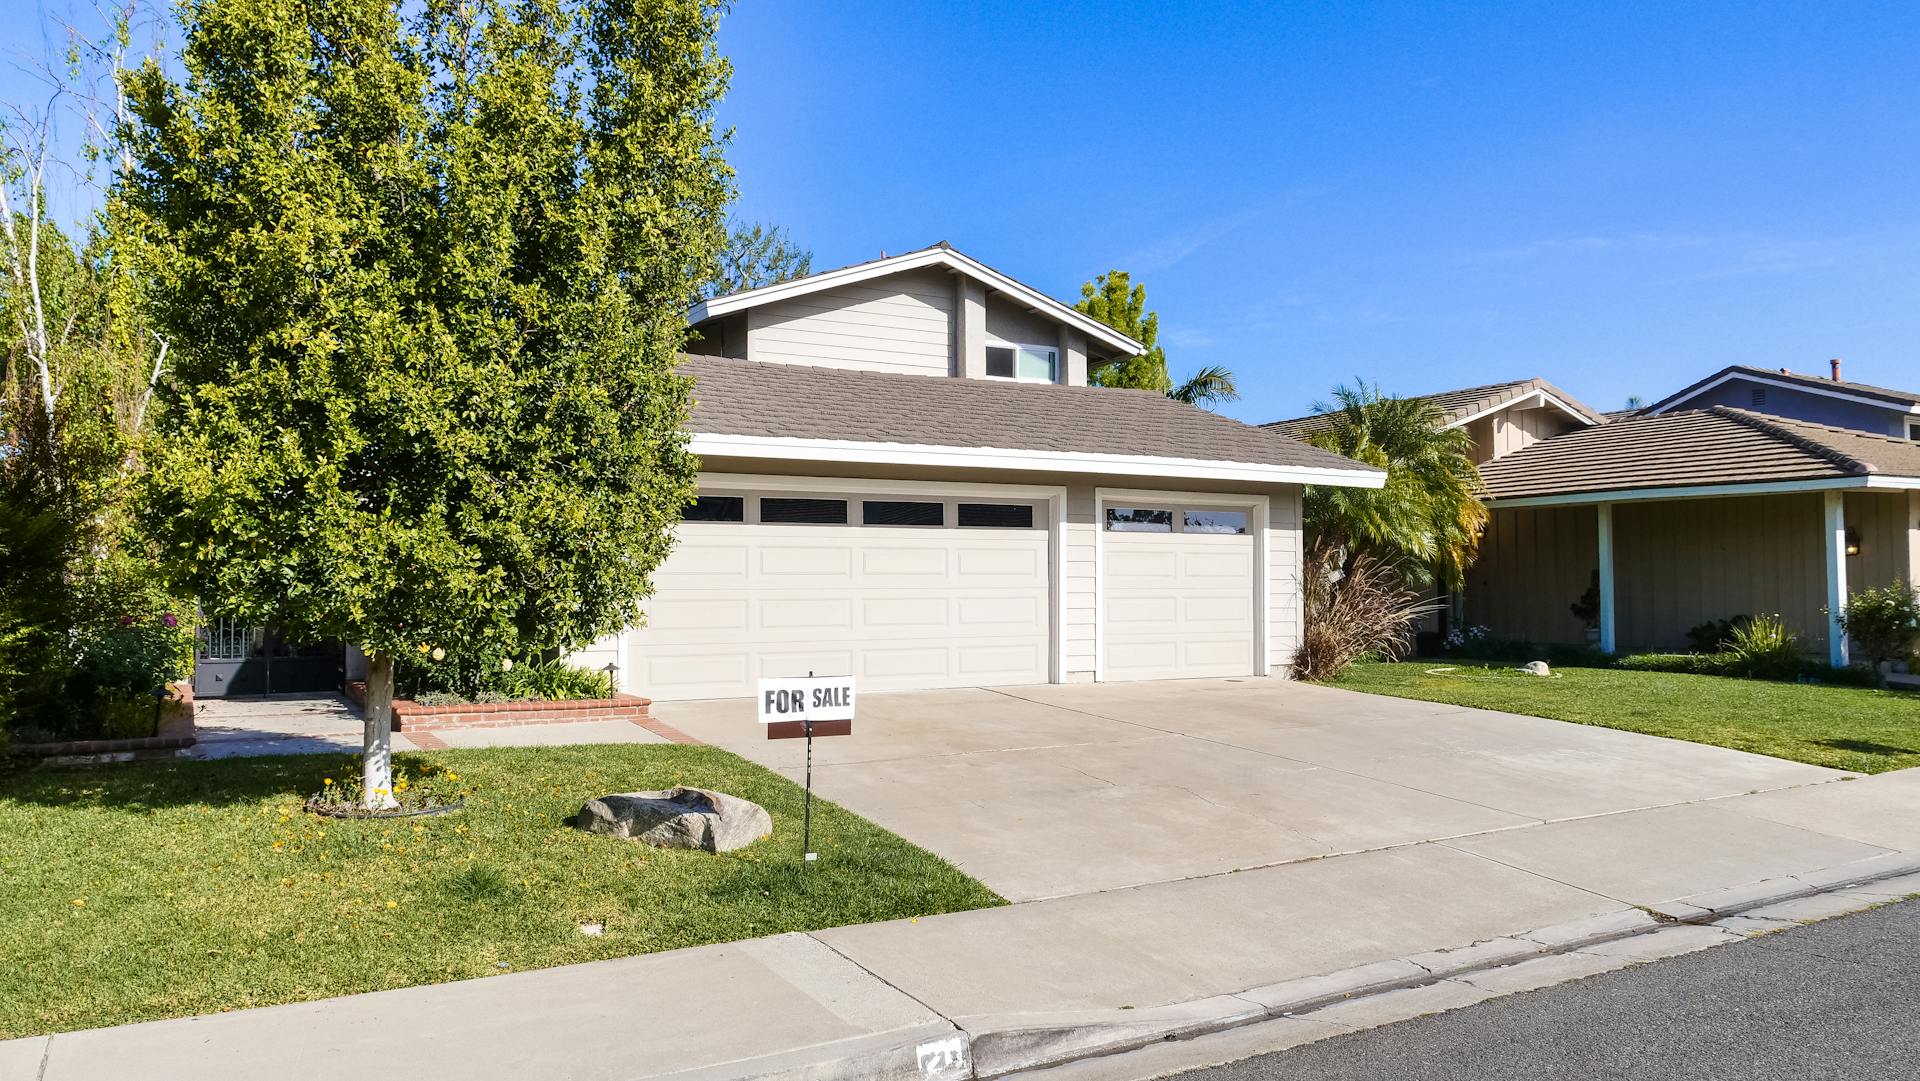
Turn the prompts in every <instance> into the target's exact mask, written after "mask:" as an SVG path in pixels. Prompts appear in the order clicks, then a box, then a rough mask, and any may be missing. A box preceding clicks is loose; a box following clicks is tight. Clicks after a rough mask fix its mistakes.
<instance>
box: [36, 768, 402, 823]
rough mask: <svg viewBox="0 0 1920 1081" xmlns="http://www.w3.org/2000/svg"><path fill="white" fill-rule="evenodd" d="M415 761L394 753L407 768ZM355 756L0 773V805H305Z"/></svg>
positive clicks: (348, 772)
mask: <svg viewBox="0 0 1920 1081" xmlns="http://www.w3.org/2000/svg"><path fill="white" fill-rule="evenodd" d="M410 759H412V760H414V761H417V759H413V756H410V755H395V756H394V761H395V763H396V764H398V763H406V762H408V761H409V760H410ZM359 769H360V765H359V756H358V755H333V754H300V755H273V756H263V757H259V758H225V759H220V760H217V761H194V760H180V761H174V762H133V763H120V764H114V765H102V766H38V767H34V766H23V767H17V768H5V767H0V800H15V801H18V802H21V803H35V804H40V805H42V806H47V807H93V808H111V809H115V810H127V811H153V810H161V809H165V808H171V807H189V806H204V807H233V806H238V805H242V804H257V803H259V802H260V801H262V800H265V799H270V798H272V797H274V796H288V797H292V798H295V799H305V798H306V797H307V796H310V795H312V794H313V793H315V792H317V791H319V790H320V787H321V781H322V780H323V779H324V778H327V777H341V776H344V775H351V774H357V772H358V771H359Z"/></svg>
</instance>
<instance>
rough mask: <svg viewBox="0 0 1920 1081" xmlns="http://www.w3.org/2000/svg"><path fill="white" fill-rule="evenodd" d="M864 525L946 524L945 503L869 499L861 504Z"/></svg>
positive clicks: (861, 517)
mask: <svg viewBox="0 0 1920 1081" xmlns="http://www.w3.org/2000/svg"><path fill="white" fill-rule="evenodd" d="M860 522H861V524H862V525H893V526H944V525H946V524H947V505H946V504H945V503H917V502H908V501H904V500H893V499H868V500H864V501H862V502H861V504H860Z"/></svg>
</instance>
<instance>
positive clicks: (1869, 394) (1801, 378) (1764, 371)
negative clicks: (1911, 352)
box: [1647, 364, 1920, 412]
mask: <svg viewBox="0 0 1920 1081" xmlns="http://www.w3.org/2000/svg"><path fill="white" fill-rule="evenodd" d="M1730 375H1749V376H1752V377H1754V378H1755V379H1770V380H1773V381H1775V382H1780V383H1791V384H1794V385H1796V386H1802V387H1806V388H1808V389H1809V390H1829V391H1841V392H1844V393H1847V394H1852V395H1856V396H1858V397H1861V398H1876V399H1878V400H1880V401H1883V402H1886V403H1887V404H1889V405H1897V406H1915V405H1920V393H1916V392H1914V391H1910V390H1894V389H1892V388H1891V387H1876V386H1874V385H1873V384H1871V383H1850V382H1847V381H1846V380H1840V379H1829V378H1827V377H1826V376H1824V375H1807V374H1805V373H1804V372H1790V371H1786V370H1784V369H1781V368H1756V367H1754V366H1753V365H1751V364H1732V365H1728V366H1727V367H1725V368H1722V369H1720V370H1719V371H1717V372H1714V373H1713V374H1712V375H1709V376H1707V377H1706V378H1705V379H1702V380H1700V381H1699V382H1696V383H1692V384H1690V385H1688V386H1686V387H1684V388H1682V389H1680V390H1678V391H1675V392H1674V393H1672V394H1669V395H1667V396H1666V397H1664V398H1662V399H1660V400H1659V401H1657V402H1655V403H1653V404H1652V405H1650V406H1648V407H1647V411H1648V412H1653V411H1654V410H1658V409H1664V408H1666V407H1667V406H1669V405H1671V404H1673V403H1675V402H1680V401H1684V400H1686V398H1687V397H1689V396H1690V395H1693V394H1696V393H1698V392H1699V391H1700V390H1701V389H1703V388H1705V387H1707V386H1709V385H1711V384H1713V383H1717V382H1719V381H1720V380H1722V379H1725V378H1726V377H1727V376H1730Z"/></svg>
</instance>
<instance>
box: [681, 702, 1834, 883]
mask: <svg viewBox="0 0 1920 1081" xmlns="http://www.w3.org/2000/svg"><path fill="white" fill-rule="evenodd" d="M654 713H655V714H656V715H657V716H658V717H659V718H660V719H661V720H663V721H665V722H667V723H668V724H671V725H673V726H675V727H677V728H679V729H681V730H683V731H685V732H687V733H689V734H690V735H693V736H695V737H696V738H699V739H701V740H704V741H706V742H709V743H713V744H717V745H719V746H722V747H726V748H727V749H729V750H732V751H735V752H738V753H740V754H742V755H745V756H746V757H748V758H751V759H753V760H755V761H757V762H760V763H762V764H765V765H768V766H771V767H773V768H775V769H778V770H780V771H781V772H782V773H785V774H786V775H788V776H790V777H793V778H794V779H796V780H798V779H799V774H800V765H801V756H802V750H803V748H802V743H801V741H799V740H780V741H768V740H766V739H765V736H764V732H763V731H762V729H761V728H760V726H759V725H758V724H756V723H755V721H754V718H753V704H752V702H751V701H745V700H730V701H714V702H681V703H668V704H662V705H657V706H655V707H654ZM1843 776H1846V774H1843V773H1840V772H1839V771H1835V770H1829V769H1823V768H1820V767H1817V766H1806V765H1800V764H1797V763H1793V762H1785V761H1781V760H1779V759H1773V758H1765V757H1761V756H1758V755H1751V754H1745V753H1742V752H1739V751H1729V750H1723V749H1721V748H1717V747H1707V746H1702V745H1699V744H1693V743H1683V742H1678V741H1674V740H1667V739H1661V738H1658V737H1654V736H1642V735H1636V734H1633V733H1630V732H1617V731H1613V730H1611V729H1605V728H1593V727H1588V726H1584V725H1575V724H1567V723H1564V722H1560V721H1549V720H1542V719H1540V718H1537V717H1524V716H1517V715H1513V714H1504V713H1493V712H1488V711H1485V710H1474V709H1465V708H1461V707H1457V706H1448V705H1440V704H1436V703H1427V702H1414V701H1409V700H1405V699H1398V698H1385V697H1378V696H1374V695H1366V694H1358V693H1354V692H1350V691H1340V690H1333V689H1331V688H1326V687H1317V686H1312V685H1308V684H1300V683H1291V682H1287V681H1283V680H1266V679H1253V680H1182V681H1167V682H1155V683H1108V684H1088V685H1074V686H1046V687H1022V688H1008V689H983V690H956V691H929V692H921V693H913V694H869V695H865V696H863V697H862V698H861V701H860V719H859V721H858V722H857V723H856V725H855V734H854V735H852V736H848V737H835V738H831V739H819V740H816V741H815V742H814V787H815V791H816V793H817V794H819V795H821V796H823V797H825V798H827V799H831V800H833V801H835V802H837V803H839V804H841V805H842V806H845V807H847V808H849V809H851V810H854V811H856V812H858V813H860V814H862V815H865V816H866V817H868V818H870V819H872V820H874V821H876V822H878V823H880V824H881V825H883V826H886V827H887V828H888V829H891V830H893V831H894V832H896V833H899V834H900V835H902V836H904V837H906V838H908V839H909V840H912V841H914V842H915V843H917V844H919V845H922V846H924V847H926V848H928V849H930V850H932V851H934V852H936V853H939V854H940V855H942V856H944V857H946V858H947V859H949V860H952V861H953V862H954V863H956V864H958V865H959V866H960V867H962V868H964V869H965V870H967V871H968V872H969V873H971V874H973V875H974V876H975V877H977V878H979V879H980V880H981V881H983V882H985V883H986V884H987V885H989V886H991V887H992V888H993V889H995V890H997V891H999V892H1000V893H1001V894H1002V895H1003V896H1006V897H1007V898H1009V899H1011V900H1022V901H1024V900H1036V899H1041V898H1048V897H1061V896H1067V895H1073V894H1083V893H1091V892H1096V891H1102V890H1112V889H1119V888H1123V887H1128V886H1137V885H1143V884H1147V883H1153V882H1166V881H1172V880H1176V879H1185V878H1194V877H1198V876H1202V875H1210V874H1218V873H1221V872H1225V871H1235V870H1244V869H1247V868H1253V867H1264V866H1269V865H1273V864H1281V863H1289V862H1294V861H1298V860H1306V859H1314V858H1318V857H1322V856H1329V855H1335V854H1341V853H1351V852H1361V851H1367V850H1372V849H1381V848H1390V847H1395V846H1400V845H1408V844H1416V843H1419V842H1423V841H1435V840H1441V839H1448V838H1467V837H1476V835H1478V836H1477V837H1476V839H1474V840H1472V841H1470V842H1467V843H1459V844H1456V845H1455V847H1457V848H1461V849H1463V850H1466V851H1472V852H1478V853H1482V854H1484V855H1485V857H1486V858H1490V859H1501V858H1502V856H1501V852H1500V850H1501V848H1502V843H1503V842H1502V838H1501V835H1502V833H1503V832H1505V831H1510V830H1513V829H1515V828H1516V827H1526V826H1535V825H1539V824H1541V823H1543V822H1554V821H1560V820H1576V819H1584V818H1588V817H1590V816H1596V815H1609V814H1616V813H1619V812H1626V811H1637V810H1643V809H1650V808H1676V809H1675V810H1672V811H1667V812H1659V813H1661V814H1664V815H1668V816H1670V817H1672V819H1673V821H1672V822H1671V823H1669V824H1668V825H1667V826H1666V827H1664V828H1665V829H1666V830H1668V831H1670V832H1672V833H1673V835H1674V836H1676V837H1682V836H1683V837H1687V838H1689V839H1690V842H1692V843H1693V844H1694V846H1693V847H1688V848H1687V849H1686V850H1685V852H1684V853H1676V858H1677V859H1678V860H1679V862H1680V863H1681V864H1683V865H1685V866H1681V867H1677V868H1675V869H1673V873H1675V874H1678V875H1680V877H1682V878H1684V877H1685V875H1686V874H1687V873H1688V872H1687V867H1690V866H1692V865H1694V864H1697V863H1699V862H1700V860H1701V859H1702V855H1701V852H1702V849H1701V848H1699V847H1697V843H1698V842H1699V841H1701V840H1702V839H1705V838H1708V837H1711V835H1712V834H1713V832H1714V830H1715V828H1716V825H1715V822H1716V820H1715V817H1714V816H1715V814H1716V812H1715V810H1714V808H1713V805H1712V804H1704V805H1700V806H1697V807H1682V806H1681V805H1687V804H1695V803H1698V801H1702V800H1714V799H1718V798H1721V797H1727V796H1735V795H1740V794H1743V793H1750V792H1761V791H1771V790H1775V789H1784V788H1791V787H1794V786H1798V785H1804V784H1809V783H1815V782H1820V781H1827V780H1833V779H1836V778H1839V777H1843ZM1567 828H1568V829H1571V830H1572V833H1570V834H1569V835H1568V836H1566V837H1560V838H1557V839H1548V838H1539V837H1538V836H1537V834H1534V833H1532V832H1530V833H1529V834H1528V835H1527V837H1528V839H1529V843H1534V844H1539V843H1545V844H1549V845H1563V844H1566V843H1572V844H1573V845H1574V846H1575V847H1576V848H1577V847H1579V842H1578V841H1577V840H1576V839H1575V838H1574V836H1573V834H1577V833H1578V832H1579V831H1578V829H1577V827H1567ZM1797 833H1798V831H1794V830H1791V829H1788V828H1786V827H1784V826H1783V827H1782V828H1781V830H1780V836H1778V837H1774V836H1765V837H1751V838H1749V843H1751V844H1753V845H1756V846H1758V847H1760V848H1764V849H1768V850H1769V851H1771V850H1772V849H1774V848H1776V847H1779V848H1782V849H1784V850H1791V849H1792V848H1793V847H1794V846H1795V845H1796V844H1797V843H1798V842H1799V840H1800V838H1799V837H1798V836H1797ZM1512 836H1514V839H1515V842H1516V843H1517V842H1518V840H1519V836H1518V835H1512ZM1743 836H1745V835H1743ZM1732 847H1734V848H1740V847H1743V846H1741V845H1735V846H1732ZM1561 851H1562V853H1563V855H1564V856H1565V858H1566V859H1568V860H1570V861H1572V863H1573V864H1578V863H1579V862H1580V860H1581V856H1580V854H1579V853H1578V852H1572V851H1567V850H1565V849H1564V848H1563V849H1562V850H1561ZM1705 851H1706V852H1709V853H1711V852H1714V851H1715V849H1714V848H1713V847H1712V846H1711V845H1708V846H1707V847H1706V849H1705ZM1779 854H1780V855H1782V856H1785V855H1788V854H1789V853H1788V852H1787V851H1782V852H1780V853H1779ZM1726 855H1727V858H1730V859H1739V858H1742V857H1743V855H1745V854H1744V853H1742V852H1738V851H1733V852H1727V853H1726ZM823 858H830V855H829V856H823ZM1648 858H1649V859H1650V860H1652V861H1653V862H1654V863H1655V864H1656V865H1657V864H1658V863H1659V859H1658V854H1657V853H1649V854H1648ZM1647 873H1649V874H1657V873H1660V872H1659V870H1658V868H1657V867H1656V869H1654V870H1650V871H1648V872H1647ZM1683 884H1684V883H1683ZM1682 892H1684V891H1682Z"/></svg>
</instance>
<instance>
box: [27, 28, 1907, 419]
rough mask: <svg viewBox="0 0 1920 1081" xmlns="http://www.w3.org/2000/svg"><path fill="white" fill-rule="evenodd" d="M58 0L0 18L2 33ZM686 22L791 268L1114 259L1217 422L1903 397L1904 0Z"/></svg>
mask: <svg viewBox="0 0 1920 1081" xmlns="http://www.w3.org/2000/svg"><path fill="white" fill-rule="evenodd" d="M75 8H77V9H79V10H82V11H85V10H88V6H87V5H86V4H85V3H82V2H80V0H23V2H20V3H10V4H6V5H0V47H3V48H4V52H5V56H6V58H7V59H8V60H10V61H11V60H14V59H16V58H18V57H19V56H20V55H21V54H22V53H24V52H38V51H39V40H40V37H41V31H40V25H41V22H42V13H43V12H53V13H56V14H57V13H61V12H65V11H68V10H73V9H75ZM721 45H722V47H723V48H724V49H725V50H726V51H727V52H728V53H729V54H730V55H731V56H732V58H733V60H734V63H735V65H736V75H735V79H734V86H733V91H732V93H731V94H730V96H729V98H728V100H727V102H726V104H725V106H724V109H723V116H724V119H725V120H726V121H727V122H728V123H729V124H731V125H733V126H734V128H735V129H736V134H735V137H734V143H733V147H732V150H731V153H730V157H731V159H732V161H733V163H734V165H735V166H736V168H737V169H738V170H739V173H740V190H741V201H740V205H739V208H738V212H739V213H740V214H741V215H742V216H744V217H747V218H751V219H760V220H767V221H772V222H776V223H779V224H782V225H785V226H787V227H788V228H790V229H791V230H792V231H793V233H794V234H795V236H796V237H797V238H798V239H799V240H800V241H801V242H802V243H804V244H806V245H807V246H809V247H811V248H812V249H813V250H814V252H815V253H816V260H815V265H816V266H817V267H821V268H825V267H830V266H836V265H839V264H843V263H849V262H855V261H858V260H861V259H868V258H871V257H873V256H875V255H877V254H879V253H880V252H881V251H889V252H898V251H903V250H906V249H908V248H913V247H919V246H921V245H925V244H929V243H932V242H933V241H936V240H941V239H945V240H949V241H951V242H952V243H954V244H955V245H957V246H958V247H960V248H962V249H964V250H965V251H967V252H969V253H970V254H973V255H975V256H977V257H979V258H981V259H984V260H986V261H987V262H989V263H991V264H993V265H995V266H997V267H999V268H1000V269H1002V270H1005V271H1007V272H1008V273H1011V274H1013V275H1015V276H1016V277H1019V278H1021V279H1022V280H1025V281H1027V282H1028V283H1030V284H1032V285H1034V286H1037V287H1039V288H1042V289H1045V290H1046V291H1048V292H1050V293H1053V294H1054V295H1056V296H1060V297H1062V298H1065V299H1072V298H1073V297H1075V296H1077V294H1078V288H1079V285H1080V283H1081V282H1082V281H1085V280H1087V279H1088V278H1090V277H1092V276H1093V275H1094V274H1095V273H1098V272H1100V271H1103V270H1107V269H1110V268H1115V267H1118V268H1123V269H1127V270H1130V271H1132V272H1133V273H1134V275H1135V277H1136V279H1138V280H1140V281H1143V282H1145V283H1146V285H1147V287H1148V292H1149V300H1150V303H1151V305H1152V306H1153V307H1154V308H1156V309H1157V310H1158V311H1159V312H1160V313H1161V320H1162V326H1163V333H1162V338H1163V341H1164V343H1165V345H1166V346H1167V351H1168V354H1169V357H1170V359H1171V362H1172V365H1173V368H1174V370H1175V372H1176V374H1179V373H1182V372H1185V371H1188V370H1190V369H1192V368H1193V367H1196V366H1198V365H1201V364H1208V363H1218V364H1224V365H1226V366H1228V367H1230V368H1232V369H1233V370H1234V371H1235V372H1237V373H1238V375H1239V377H1240V384H1241V387H1242V389H1243V391H1244V393H1245V399H1244V400H1243V401H1241V402H1239V403H1236V404H1234V405H1232V406H1229V407H1227V408H1226V410H1225V411H1226V412H1228V413H1230V414H1231V415H1234V416H1238V417H1241V418H1243V419H1247V420H1253V421H1262V420H1271V419H1274V418H1277V417H1283V416H1291V415H1294V414H1297V413H1299V412H1302V411H1304V410H1305V408H1306V407H1307V405H1308V404H1309V403H1310V402H1312V401H1313V400H1314V399H1315V398H1318V397H1323V396H1324V395H1325V394H1326V392H1327V390H1328V389H1329V388H1330V387H1331V386H1332V385H1333V384H1335V383H1336V382H1341V381H1349V380H1351V379H1353V378H1354V377H1355V376H1361V377H1364V378H1367V379H1369V380H1376V381H1378V382H1380V383H1381V384H1383V385H1384V386H1385V387H1387V388H1388V389H1389V390H1394V391H1399V392H1402V393H1417V392H1420V391H1427V390H1436V389H1445V388H1449V387H1456V386H1466V385H1471V384H1476V383H1484V382H1493V381H1498V380H1503V379H1510V378H1519V377H1525V376H1529V375H1543V376H1545V377H1547V378H1548V379H1551V380H1553V381H1554V382H1556V383H1558V384H1560V385H1561V386H1563V387H1565V388H1566V389H1567V390H1569V391H1570V392H1572V393H1574V394H1576V395H1579V396H1580V397H1582V398H1584V399H1586V400H1587V401H1589V402H1590V403H1592V404H1594V405H1596V406H1599V407H1601V408H1614V407H1617V406H1619V405H1620V404H1621V402H1622V401H1623V400H1624V399H1625V397H1626V396H1627V395H1629V394H1641V395H1644V396H1646V397H1647V398H1649V399H1652V398H1656V397H1659V396H1660V395H1662V394H1663V393H1665V392H1667V391H1670V390H1673V389H1676V388H1678V387H1679V386H1681V385H1683V384H1685V383H1686V382H1688V381H1690V380H1692V379H1694V378H1696V377H1698V376H1700V375H1704V374H1706V373H1707V372H1709V371H1712V370H1714V369H1716V368H1719V367H1721V366H1723V365H1725V364H1729V363H1736V362H1745V363H1755V364H1763V365H1768V366H1781V365H1786V366H1791V367H1794V368H1797V369H1800V370H1805V371H1823V370H1824V369H1825V358H1827V357H1829V356H1840V357H1844V358H1846V362H1847V372H1848V374H1849V376H1851V377H1853V378H1857V379H1861V380H1864V381H1867V382H1880V383H1891V384H1894V385H1901V386H1908V387H1913V386H1920V138H1916V135H1920V130H1917V129H1920V64H1916V62H1915V58H1916V57H1920V8H1916V7H1914V6H1912V5H1905V6H1902V5H1891V4H1889V5H1870V4H1862V3H1847V4H1825V3H1822V4H1801V5H1783V6H1754V5H1738V6H1735V5H1724V6H1723V5H1715V4H1710V3H1696V4H1686V5H1671V4H1663V5H1643V6H1635V5H1626V4H1612V5H1604V6H1599V5H1578V4H1568V3H1563V4H1552V5H1548V4H1534V5H1523V6H1512V7H1507V8H1499V7H1496V6H1495V5H1492V4H1455V5H1441V4H1435V3H1425V4H1407V5H1394V4H1385V3H1372V4H1365V5H1358V4H1347V5H1333V4H1311V5H1309V4H1247V5H1232V4H1223V3H1213V4H1183V3H1161V4H1092V3H1086V4H1066V3H1055V4H1043V3H1039V2H1033V3H1012V2H1008V3H998V4H981V3H964V2H958V0H954V2H946V3H901V2H898V0H895V2H889V3H881V2H862V0H834V2H819V3H811V2H801V0H773V2H769V0H745V2H742V3H741V4H739V6H738V9H737V10H736V11H735V12H734V13H732V14H731V15H729V16H728V17H727V19H726V21H725V23H724V24H723V29H722V34H721ZM22 85H23V80H22V78H21V77H20V76H19V75H18V73H17V72H14V71H12V70H11V69H9V68H5V67H0V95H3V96H5V97H7V98H9V99H16V98H17V96H18V94H19V92H20V91H21V89H22Z"/></svg>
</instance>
